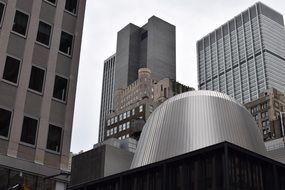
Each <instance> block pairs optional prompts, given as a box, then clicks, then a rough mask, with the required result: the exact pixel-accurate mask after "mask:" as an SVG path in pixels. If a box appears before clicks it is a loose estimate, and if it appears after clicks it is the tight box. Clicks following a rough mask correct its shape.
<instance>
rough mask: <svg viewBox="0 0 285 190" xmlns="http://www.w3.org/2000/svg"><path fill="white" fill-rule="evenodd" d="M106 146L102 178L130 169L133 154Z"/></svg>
mask: <svg viewBox="0 0 285 190" xmlns="http://www.w3.org/2000/svg"><path fill="white" fill-rule="evenodd" d="M105 146H106V153H105V165H104V177H105V176H108V175H112V174H116V173H120V172H122V171H126V170H128V169H130V167H131V163H132V160H133V156H134V153H132V152H129V151H125V150H122V149H119V148H116V147H113V146H110V145H105Z"/></svg>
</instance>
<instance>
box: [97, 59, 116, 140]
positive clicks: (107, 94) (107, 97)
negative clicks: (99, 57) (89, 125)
mask: <svg viewBox="0 0 285 190" xmlns="http://www.w3.org/2000/svg"><path fill="white" fill-rule="evenodd" d="M115 62H116V55H115V54H114V55H112V56H111V57H109V58H108V59H106V60H105V61H104V71H103V82H102V93H101V110H100V121H99V126H100V127H99V129H100V130H99V140H98V141H99V142H102V141H103V140H104V130H101V129H105V122H106V116H107V115H108V114H110V113H111V111H112V110H113V101H114V79H115Z"/></svg>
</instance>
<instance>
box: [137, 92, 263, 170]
mask: <svg viewBox="0 0 285 190" xmlns="http://www.w3.org/2000/svg"><path fill="white" fill-rule="evenodd" d="M224 141H228V142H231V143H233V144H236V145H238V146H241V147H243V148H246V149H249V150H251V151H254V152H256V153H259V154H262V155H266V151H265V146H264V143H263V140H262V136H261V133H260V131H259V129H258V127H257V126H256V123H255V121H254V119H253V118H252V116H251V114H250V113H249V112H248V111H247V110H246V109H245V108H244V107H243V106H242V105H241V104H239V103H238V102H236V101H235V100H234V99H232V98H231V97H229V96H228V95H226V94H223V93H220V92H213V91H191V92H186V93H183V94H179V95H177V96H175V97H172V98H170V99H168V100H167V101H165V102H164V103H163V104H161V105H160V106H159V107H158V108H157V109H156V110H155V111H154V112H153V113H152V115H151V116H150V117H149V119H148V120H147V122H146V124H145V126H144V128H143V131H142V134H141V137H140V140H139V143H138V147H137V150H136V153H135V156H134V159H133V162H132V165H131V168H135V167H140V166H143V165H147V164H151V163H154V162H157V161H160V160H164V159H167V158H170V157H174V156H177V155H180V154H183V153H186V152H190V151H194V150H197V149H201V148H203V147H207V146H210V145H213V144H217V143H220V142H224Z"/></svg>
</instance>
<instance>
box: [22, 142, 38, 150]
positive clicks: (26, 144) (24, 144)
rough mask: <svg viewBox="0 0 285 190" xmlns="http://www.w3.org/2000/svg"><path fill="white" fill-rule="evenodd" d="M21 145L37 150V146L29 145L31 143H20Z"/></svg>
mask: <svg viewBox="0 0 285 190" xmlns="http://www.w3.org/2000/svg"><path fill="white" fill-rule="evenodd" d="M19 144H20V145H23V146H26V147H30V148H34V149H35V148H36V145H34V144H29V143H26V142H23V141H20V142H19Z"/></svg>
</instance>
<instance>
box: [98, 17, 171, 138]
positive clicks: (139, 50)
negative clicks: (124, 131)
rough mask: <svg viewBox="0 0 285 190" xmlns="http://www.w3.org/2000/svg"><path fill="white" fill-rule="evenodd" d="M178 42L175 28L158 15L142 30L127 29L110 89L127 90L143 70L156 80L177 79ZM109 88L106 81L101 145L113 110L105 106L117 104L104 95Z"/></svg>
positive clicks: (119, 38)
mask: <svg viewBox="0 0 285 190" xmlns="http://www.w3.org/2000/svg"><path fill="white" fill-rule="evenodd" d="M175 43H176V40H175V26H173V25H172V24H169V23H167V22H165V21H163V20H161V19H160V18H157V17H155V16H152V17H151V18H149V19H148V22H147V23H146V24H145V25H144V26H142V27H138V26H136V25H134V24H128V25H127V26H125V27H124V28H123V29H121V30H120V31H119V32H118V36H117V48H116V60H115V65H116V66H115V70H114V75H113V76H112V77H113V79H114V84H113V85H114V86H109V87H108V88H110V89H111V88H113V89H114V90H115V91H116V90H117V89H125V88H127V87H128V86H129V85H130V84H132V83H133V82H135V81H136V80H137V79H138V70H139V69H140V68H149V69H150V70H151V71H152V79H154V80H156V81H159V80H162V79H164V78H169V79H173V80H176V44H175ZM105 74H106V73H105V71H104V75H105ZM103 78H104V77H103ZM106 85H109V84H107V82H106V84H105V81H103V89H102V98H105V97H106V99H104V101H105V103H104V102H103V99H102V103H101V104H102V105H101V117H100V125H99V142H102V141H103V139H104V131H106V130H105V125H104V122H103V121H104V119H105V118H104V117H105V115H104V113H108V112H109V111H110V109H109V107H106V106H105V104H108V105H112V102H113V101H114V100H113V99H112V97H111V96H109V94H105V93H107V92H105V89H104V86H106ZM109 92H110V90H109ZM112 96H114V95H112ZM106 102H108V103H106ZM111 110H112V108H111Z"/></svg>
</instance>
